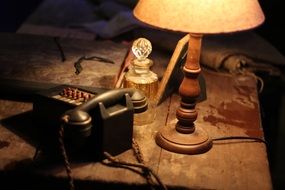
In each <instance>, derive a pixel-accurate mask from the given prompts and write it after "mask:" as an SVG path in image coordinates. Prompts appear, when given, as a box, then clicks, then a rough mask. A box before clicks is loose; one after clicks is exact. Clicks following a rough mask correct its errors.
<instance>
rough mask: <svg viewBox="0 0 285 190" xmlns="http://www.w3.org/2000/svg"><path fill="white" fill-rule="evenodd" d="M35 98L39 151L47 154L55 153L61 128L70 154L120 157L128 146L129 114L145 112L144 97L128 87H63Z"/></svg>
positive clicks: (47, 91)
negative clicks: (109, 88) (39, 141)
mask: <svg viewBox="0 0 285 190" xmlns="http://www.w3.org/2000/svg"><path fill="white" fill-rule="evenodd" d="M36 96H37V97H36V98H35V101H34V103H33V112H34V116H35V119H36V122H37V124H38V125H37V126H38V128H40V131H41V134H42V138H41V149H42V150H43V151H46V152H47V153H50V154H53V153H55V152H56V151H58V146H59V144H58V138H59V137H58V131H59V129H60V127H61V126H62V127H63V129H64V139H63V140H64V144H65V147H66V150H67V152H68V153H69V154H70V155H76V156H79V155H83V154H88V155H91V156H92V157H94V158H98V157H100V156H102V153H103V152H104V151H106V152H109V153H110V154H112V155H117V154H120V153H122V152H124V151H126V150H128V149H130V148H131V147H132V135H133V114H136V113H141V112H144V111H146V109H147V99H146V97H145V96H144V95H143V94H142V93H141V92H140V91H138V90H136V89H132V88H120V89H113V90H106V89H100V88H98V89H97V88H96V89H92V90H90V89H84V88H77V87H73V86H65V85H63V86H58V87H55V88H52V89H48V90H45V91H41V92H39V93H37V95H36Z"/></svg>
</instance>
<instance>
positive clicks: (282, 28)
mask: <svg viewBox="0 0 285 190" xmlns="http://www.w3.org/2000/svg"><path fill="white" fill-rule="evenodd" d="M281 2H282V0H260V1H259V3H260V5H261V7H262V9H263V11H264V14H265V22H264V24H263V25H261V26H260V27H259V28H257V30H256V31H257V32H258V33H259V34H260V35H261V36H263V37H264V38H265V39H267V40H268V41H270V42H271V43H272V44H273V45H274V46H275V47H276V48H277V49H278V50H279V51H280V52H281V53H282V54H283V55H285V44H284V43H282V41H284V39H285V38H284V34H285V20H284V18H285V7H284V6H283V5H282V4H284V2H283V3H282V4H281Z"/></svg>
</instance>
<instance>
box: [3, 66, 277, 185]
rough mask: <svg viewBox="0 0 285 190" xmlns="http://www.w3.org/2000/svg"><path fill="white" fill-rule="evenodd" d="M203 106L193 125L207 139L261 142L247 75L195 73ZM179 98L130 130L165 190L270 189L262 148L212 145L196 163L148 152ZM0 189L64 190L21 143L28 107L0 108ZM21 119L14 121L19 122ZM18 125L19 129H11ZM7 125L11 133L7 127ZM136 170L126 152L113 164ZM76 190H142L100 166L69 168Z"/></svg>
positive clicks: (122, 173)
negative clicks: (201, 86)
mask: <svg viewBox="0 0 285 190" xmlns="http://www.w3.org/2000/svg"><path fill="white" fill-rule="evenodd" d="M202 74H203V76H204V77H205V80H206V89H207V99H206V100H205V101H203V102H200V103H198V105H197V109H198V113H199V115H198V119H197V121H196V125H201V126H203V127H204V129H205V130H206V131H207V132H208V133H209V135H210V136H211V137H212V138H217V137H225V136H250V137H259V138H263V130H262V126H261V119H260V113H259V102H258V96H257V89H256V80H255V78H254V77H252V76H251V75H236V76H232V75H227V74H220V73H215V72H212V71H207V70H205V69H204V70H203V72H202ZM178 103H179V96H178V95H177V94H175V93H174V94H173V95H172V96H171V97H169V98H168V99H166V100H165V101H164V102H163V103H162V104H160V105H159V106H158V107H157V111H156V113H157V115H156V120H155V121H154V122H153V123H152V124H150V125H145V126H134V138H135V139H136V141H137V142H138V144H139V146H140V148H141V151H142V154H143V156H144V159H145V162H146V165H147V166H149V167H151V168H152V169H153V170H154V171H155V172H156V173H157V174H158V175H159V176H160V178H161V180H162V181H163V182H164V183H165V184H166V185H167V187H168V188H169V189H172V188H173V189H175V188H177V189H241V190H244V189H251V190H252V189H257V190H262V189H272V185H271V178H270V172H269V164H268V160H267V153H266V145H265V144H263V143H261V142H254V141H250V140H227V141H214V144H213V147H212V149H211V150H210V151H208V152H206V153H204V154H199V155H183V154H176V153H171V152H168V151H166V150H163V149H161V148H160V147H159V146H157V145H156V143H155V141H154V137H155V134H156V132H157V131H158V130H159V129H160V128H161V127H165V125H166V124H168V123H175V122H176V119H175V111H176V107H177V106H178ZM0 105H1V106H0V119H1V126H0V181H1V186H2V185H3V184H6V185H8V186H9V187H18V188H28V187H29V188H30V189H51V188H53V189H64V188H67V187H68V185H67V183H68V182H67V177H66V173H65V169H64V166H63V164H39V163H37V162H35V161H33V156H34V155H35V150H36V149H35V147H34V146H33V143H32V142H30V141H29V139H30V138H29V137H30V136H31V135H36V134H33V131H31V130H29V127H27V126H25V128H24V127H23V126H22V125H23V123H24V121H25V117H23V115H25V114H29V111H31V110H32V103H30V102H21V101H13V100H5V99H1V100H0ZM21 115H22V116H21ZM13 117H14V118H15V119H16V118H17V117H18V120H19V118H22V122H20V123H19V122H18V123H17V122H10V125H7V124H6V123H7V122H5V121H7V120H9V119H10V120H11V119H12V120H11V121H13ZM13 123H14V126H13ZM118 158H119V159H121V160H124V161H130V162H136V159H135V157H134V155H133V152H132V150H129V151H126V152H124V153H122V154H120V155H119V156H118ZM71 168H72V171H73V177H74V179H75V188H76V189H91V188H92V189H108V188H113V189H139V188H145V189H148V188H149V186H148V185H147V183H146V180H145V178H143V177H142V176H141V175H138V174H137V173H136V172H134V171H132V170H130V169H125V168H118V167H110V166H107V165H104V164H102V163H101V162H72V163H71Z"/></svg>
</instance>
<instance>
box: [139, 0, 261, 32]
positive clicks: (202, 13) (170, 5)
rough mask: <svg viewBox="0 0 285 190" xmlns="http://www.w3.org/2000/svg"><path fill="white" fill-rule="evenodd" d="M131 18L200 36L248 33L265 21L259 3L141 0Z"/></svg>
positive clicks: (248, 1) (233, 0)
mask: <svg viewBox="0 0 285 190" xmlns="http://www.w3.org/2000/svg"><path fill="white" fill-rule="evenodd" d="M134 15H135V17H136V18H137V19H139V20H140V21H142V22H144V23H147V24H149V25H152V26H155V27H159V28H162V29H168V30H174V31H180V32H187V33H200V34H215V33H228V32H237V31H242V30H248V29H251V28H255V27H257V26H259V25H260V24H262V23H263V21H264V19H265V17H264V14H263V12H262V9H261V7H260V5H259V3H258V0H177V1H175V0H140V1H139V2H138V4H137V5H136V7H135V9H134Z"/></svg>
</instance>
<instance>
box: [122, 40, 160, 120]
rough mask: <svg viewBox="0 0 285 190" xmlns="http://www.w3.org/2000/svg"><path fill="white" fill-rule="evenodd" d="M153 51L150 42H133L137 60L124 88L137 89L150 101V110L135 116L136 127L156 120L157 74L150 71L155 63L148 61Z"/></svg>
mask: <svg viewBox="0 0 285 190" xmlns="http://www.w3.org/2000/svg"><path fill="white" fill-rule="evenodd" d="M151 51H152V46H151V43H150V41H149V40H147V39H145V38H138V39H137V40H135V41H134V42H133V45H132V52H133V54H134V55H135V59H133V60H132V62H131V64H130V66H129V70H128V72H127V73H126V74H125V79H124V83H123V85H124V87H125V88H136V89H139V90H141V91H142V92H143V93H144V95H145V96H146V97H147V99H148V110H147V111H146V112H143V113H140V114H135V116H134V124H135V125H146V124H150V123H151V122H153V121H154V119H155V115H156V114H155V107H156V105H155V102H154V99H155V96H156V93H157V90H158V77H157V74H155V73H154V72H152V71H151V70H150V67H151V66H152V65H153V61H152V60H151V59H148V58H147V57H148V55H149V54H150V53H151Z"/></svg>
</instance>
